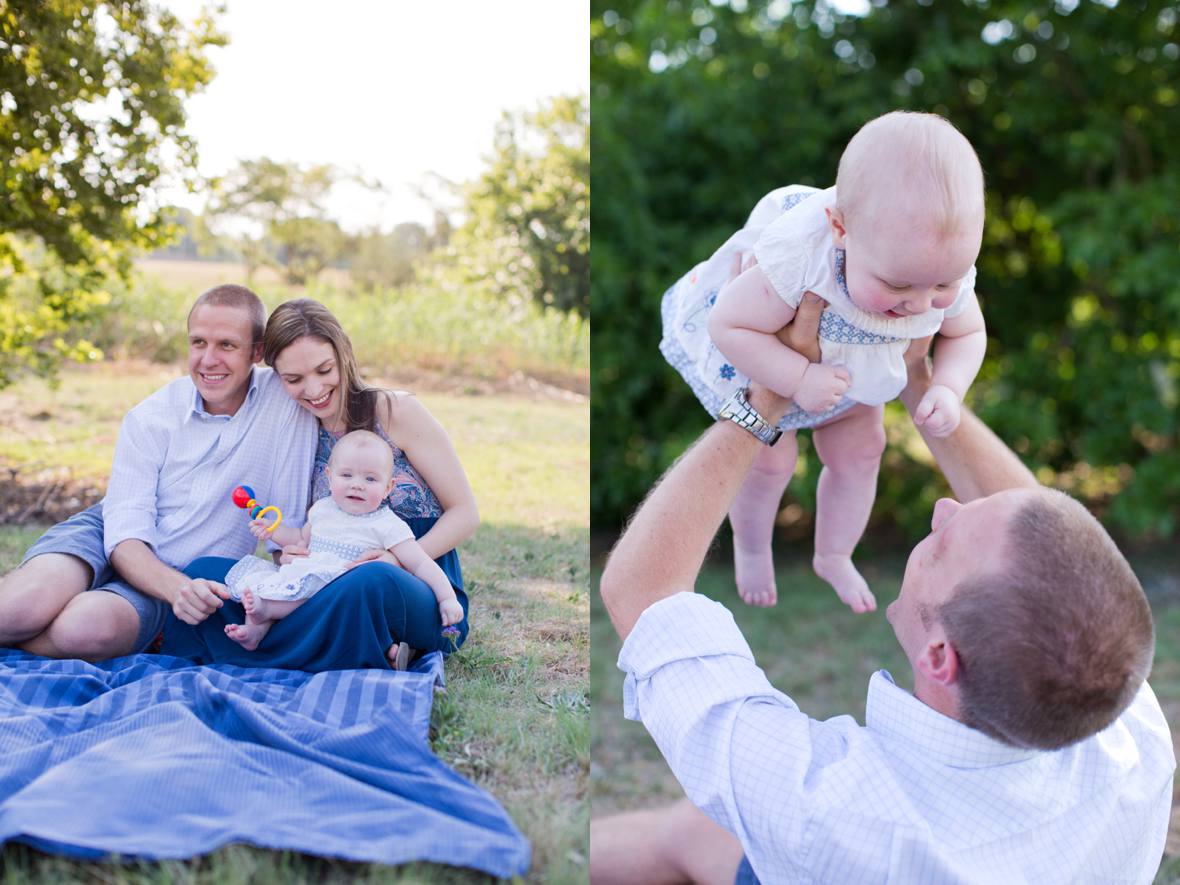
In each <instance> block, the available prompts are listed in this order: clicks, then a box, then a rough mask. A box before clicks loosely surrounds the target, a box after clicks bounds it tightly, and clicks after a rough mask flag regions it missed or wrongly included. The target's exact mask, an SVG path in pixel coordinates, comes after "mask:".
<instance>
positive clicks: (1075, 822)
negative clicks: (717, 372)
mask: <svg viewBox="0 0 1180 885" xmlns="http://www.w3.org/2000/svg"><path fill="white" fill-rule="evenodd" d="M812 319H813V322H814V321H815V320H816V319H817V318H815V317H813V318H812ZM798 321H799V320H798V319H797V322H798ZM811 341H812V342H814V333H812V338H811ZM792 346H796V342H792ZM797 349H802V348H797ZM926 384H929V371H928V369H926V367H925V363H924V361H922V362H919V363H917V364H916V365H915V366H913V367H912V369H911V372H910V386H909V387H908V388H907V390H906V392H905V393H903V395H902V398H903V401H904V402H905V404H906V406H907V407H908V408H909V409H910V411H911V414H912V412H913V409H914V408H915V407H916V405H917V403H918V401H919V400H920V399H921V396H922V393H923V392H924V391H923V385H926ZM750 402H751V404H752V405H753V407H754V408H755V409H756V410H757V411H758V412H760V413H761V414H762V416H764V418H765V419H767V420H769V422H770V426H772V427H773V426H774V424H775V423H776V422H777V420H778V417H779V416H780V415H781V414H783V412H784V410H785V408H786V405H787V403H786V401H784V400H782V399H780V398H779V397H777V396H776V395H775V394H773V393H772V392H771V391H768V390H754V391H752V392H751V394H750ZM927 443H928V445H930V447H931V450H932V451H933V452H934V455H935V457H936V459H937V460H938V463H939V466H940V467H941V469H942V471H943V473H944V474H945V475H946V477H947V479H948V480H949V482H950V484H951V487H952V489H953V490H954V491H955V493H956V495H958V497H959V498H960V500H962V501H963V502H965V503H963V504H959V503H957V502H955V501H953V500H950V499H948V498H944V499H942V500H941V501H939V502H938V503H937V504H936V505H935V508H934V517H933V520H932V524H931V529H932V531H931V533H930V535H929V536H928V537H927V538H926V539H925V540H923V541H922V542H921V543H920V544H919V545H918V546H917V547H916V548H915V549H914V551H913V553H912V554H911V555H910V558H909V562H908V563H907V566H906V572H905V577H904V579H903V581H902V587H901V592H900V594H899V595H898V598H897V600H896V601H895V602H893V603H892V604H891V605H890V606H889V610H888V612H887V617H888V619H889V622H890V624H891V625H892V626H893V630H894V633H895V634H896V635H897V639H898V642H899V643H900V644H901V647H902V649H903V651H904V652H905V655H906V657H907V658H908V660H909V663H910V666H911V667H912V669H913V682H914V692H913V694H912V695H911V694H910V693H909V692H907V691H904V690H903V689H901V688H900V687H899V686H897V685H895V684H894V683H893V680H892V679H891V678H890V677H889V675H888V674H887V673H884V672H879V673H877V674H875V675H874V676H873V677H872V680H871V682H870V684H869V694H868V707H867V713H866V724H865V726H864V727H861V726H859V725H857V723H856V722H855V721H853V720H852V719H851V717H848V716H840V717H836V718H834V719H829V720H827V721H824V722H819V721H816V720H813V719H811V718H809V717H808V716H807V715H806V714H805V713H803V712H802V711H800V710H799V709H798V707H796V705H795V704H794V703H793V702H792V701H791V699H790V698H788V697H787V696H785V695H783V694H782V693H781V692H778V691H776V690H775V689H774V688H772V687H771V685H770V684H769V683H768V682H767V680H766V677H765V675H764V674H763V673H762V671H761V670H759V669H758V668H757V666H755V664H754V660H753V656H752V654H751V652H750V649H749V646H748V645H747V644H746V642H745V640H744V639H743V637H742V635H741V633H740V632H739V631H738V629H737V626H736V625H735V624H734V621H733V617H732V616H731V615H730V614H729V612H728V611H727V610H726V609H724V608H723V607H722V606H720V605H718V604H717V603H715V602H712V601H710V600H708V599H705V598H703V597H701V596H699V595H697V594H695V593H693V592H692V589H693V584H694V582H695V579H696V575H697V572H698V570H699V569H700V566H701V563H702V560H703V559H704V556H705V553H706V551H707V550H708V548H709V545H710V543H711V541H712V538H713V535H714V534H715V533H716V531H717V528H718V527H719V526H720V524H721V521H722V520H723V519H724V518H725V514H726V510H727V509H728V507H729V505H730V503H731V502H732V500H733V497H734V495H735V493H736V492H737V490H738V487H739V485H740V484H741V482H742V478H743V477H744V476H745V474H746V471H747V469H748V467H749V465H750V463H751V462H752V461H753V459H754V456H755V454H756V453H757V451H758V448H759V446H760V445H761V443H760V442H759V441H758V440H757V439H756V438H755V437H754V436H753V435H751V433H748V432H747V431H746V429H744V427H742V426H735V424H733V423H730V422H728V421H720V422H718V423H717V424H716V425H714V426H713V427H712V428H711V429H709V430H708V431H707V432H706V433H705V434H704V436H703V437H702V438H701V439H700V440H698V442H697V443H696V445H694V446H693V447H692V448H691V449H690V450H689V451H688V452H687V453H685V455H684V456H683V457H682V458H681V459H680V460H679V461H678V462H677V463H676V465H675V466H674V467H673V468H672V469H671V470H670V471H669V472H668V474H667V475H666V476H665V477H664V478H663V479H662V480H661V481H660V483H659V484H658V485H657V486H656V488H655V489H653V490H652V492H651V494H650V495H649V496H648V498H647V500H646V501H645V502H644V504H643V506H642V507H641V508H640V510H639V512H638V513H637V514H636V515H635V518H634V520H633V521H632V522H631V524H630V526H629V528H628V529H627V531H626V532H625V533H624V535H623V537H622V538H621V539H620V541H619V543H618V545H617V546H616V547H615V550H614V552H613V553H612V555H611V558H610V562H609V563H608V565H607V568H606V570H605V572H604V573H603V575H602V582H601V588H602V597H603V601H604V602H605V603H606V606H607V609H608V611H609V612H610V616H611V620H612V622H613V624H614V626H615V628H616V630H617V631H618V633H619V635H620V636H621V637H622V638H623V639H624V640H625V642H624V644H623V649H622V652H621V653H620V655H619V666H620V668H621V669H623V670H624V671H625V672H626V673H627V674H628V675H627V688H626V693H625V695H626V706H627V714H628V716H630V717H631V718H641V719H642V720H643V723H644V725H646V726H647V728H648V730H649V731H650V732H651V734H652V736H653V737H654V738H655V741H656V743H657V744H658V745H659V747H660V749H661V751H662V752H663V754H664V756H665V758H666V759H667V760H668V763H669V765H670V766H671V768H672V770H673V772H674V773H675V774H676V776H677V778H678V779H679V780H680V782H681V784H682V785H683V786H684V789H685V792H686V793H687V794H688V799H689V801H685V802H682V803H680V804H678V805H675V806H672V807H670V808H665V809H661V810H657V811H640V812H633V813H631V814H623V815H618V816H616V817H610V818H603V819H599V820H596V821H595V822H594V823H593V825H592V826H591V843H590V844H591V855H590V870H591V879H592V881H594V882H595V883H608V882H616V883H617V882H643V883H670V882H685V881H691V882H717V883H732V882H735V881H736V882H745V883H749V882H756V881H759V880H761V881H762V882H766V883H771V882H788V881H790V882H794V881H808V882H884V881H890V882H894V881H896V882H1016V881H1021V882H1025V881H1027V882H1080V881H1087V882H1089V881H1128V882H1146V881H1150V880H1151V878H1152V876H1153V875H1154V873H1155V870H1156V867H1157V866H1158V864H1159V859H1160V855H1161V853H1162V852H1163V847H1164V840H1165V837H1166V835H1167V830H1168V818H1169V813H1170V810H1171V798H1172V773H1173V771H1174V770H1175V767H1176V760H1175V756H1174V754H1173V750H1172V744H1171V737H1170V734H1169V730H1168V725H1167V723H1166V722H1165V721H1164V717H1163V713H1162V712H1161V710H1160V706H1159V703H1158V702H1157V700H1156V698H1155V695H1154V694H1153V693H1152V691H1151V688H1150V687H1149V686H1148V685H1147V683H1146V682H1145V681H1144V679H1145V677H1146V676H1147V673H1148V670H1149V669H1150V666H1151V658H1152V649H1153V645H1154V639H1153V630H1152V622H1151V613H1150V611H1149V609H1148V606H1147V601H1146V599H1145V598H1144V595H1143V591H1142V589H1141V588H1140V586H1139V582H1138V581H1137V580H1136V578H1135V575H1134V574H1133V573H1132V571H1131V568H1130V566H1129V565H1128V564H1127V561H1126V560H1125V559H1124V558H1123V556H1122V554H1120V553H1119V551H1118V550H1117V549H1116V547H1115V545H1114V543H1113V542H1112V541H1111V539H1110V538H1109V536H1107V534H1106V532H1105V531H1103V529H1102V527H1101V526H1100V525H1099V524H1098V522H1097V521H1096V520H1095V519H1094V518H1093V517H1092V516H1090V514H1088V513H1087V512H1086V511H1085V509H1084V508H1082V506H1081V505H1080V504H1078V503H1077V502H1076V501H1073V500H1071V499H1070V498H1068V497H1066V496H1065V495H1063V494H1060V493H1058V492H1052V491H1049V490H1047V489H1043V488H1041V487H1040V486H1038V485H1037V483H1036V481H1035V480H1034V479H1033V477H1032V475H1031V474H1030V473H1029V472H1028V471H1027V470H1026V469H1025V468H1024V466H1023V465H1022V464H1021V463H1020V462H1019V460H1018V459H1017V458H1016V456H1015V455H1013V454H1012V452H1011V451H1009V450H1008V449H1007V447H1005V446H1004V444H1003V443H1001V442H1000V441H999V439H997V438H996V437H995V436H994V435H992V434H991V432H990V431H989V430H988V429H987V428H986V427H985V426H984V425H983V424H982V422H980V421H979V419H978V418H976V417H975V416H974V415H971V414H970V413H965V414H964V419H963V422H962V424H960V426H959V428H958V429H957V430H956V432H955V433H954V434H952V435H951V436H949V437H946V438H945V439H942V440H938V439H934V438H929V437H928V438H927ZM786 598H787V600H788V602H787V604H789V599H790V597H789V595H788V596H787V597H786ZM782 653H783V654H786V655H790V654H791V650H790V649H784V650H783V651H782ZM698 809H699V810H698Z"/></svg>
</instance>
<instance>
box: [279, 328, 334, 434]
mask: <svg viewBox="0 0 1180 885" xmlns="http://www.w3.org/2000/svg"><path fill="white" fill-rule="evenodd" d="M274 367H275V371H276V372H277V373H278V375H279V377H280V378H281V379H282V380H283V386H284V387H286V389H287V394H288V395H289V396H290V397H291V398H292V399H293V400H295V402H297V403H299V405H301V406H303V408H305V409H307V411H309V412H311V413H312V414H313V415H315V416H316V418H318V419H319V420H320V423H321V424H323V425H324V427H325V428H326V429H327V430H333V431H334V430H340V429H342V428H339V427H337V426H336V424H337V423H338V421H339V416H340V414H341V411H342V410H341V407H340V403H341V400H340V396H341V394H340V360H339V359H338V358H337V356H336V349H335V348H334V347H332V345H331V344H330V343H328V342H327V341H324V340H322V339H320V338H311V337H303V338H298V339H296V340H295V341H293V342H292V343H291V344H290V345H289V346H288V347H287V349H286V350H284V351H283V352H282V353H280V354H279V355H278V356H277V357H275V361H274Z"/></svg>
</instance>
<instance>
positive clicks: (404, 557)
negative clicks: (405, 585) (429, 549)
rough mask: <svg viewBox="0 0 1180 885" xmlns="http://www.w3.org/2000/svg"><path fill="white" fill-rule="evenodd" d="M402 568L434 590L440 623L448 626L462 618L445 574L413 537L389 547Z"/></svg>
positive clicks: (460, 608)
mask: <svg viewBox="0 0 1180 885" xmlns="http://www.w3.org/2000/svg"><path fill="white" fill-rule="evenodd" d="M389 549H390V551H392V553H393V555H394V556H396V557H397V560H398V562H400V563H401V564H402V568H404V569H405V570H406V571H408V572H409V573H410V574H412V575H413V576H414V577H416V578H420V579H422V580H423V581H425V582H426V583H427V585H429V587H430V589H431V590H432V591H434V598H435V599H437V600H438V610H439V613H440V614H441V615H442V625H443V626H444V627H449V626H451V624H457V623H458V622H459V621H461V620H463V607H462V606H461V605H459V600H458V599H456V598H455V590H454V588H453V587H452V586H451V582H450V581H449V580H447V576H446V574H445V573H444V572H443V570H442V569H441V568H439V567H438V563H437V562H435V561H434V560H433V559H431V558H430V557H429V556H427V555H426V551H425V550H423V549H422V545H421V544H419V543H418V542H417V541H415V540H414V539H413V538H410V539H409V540H406V541H402V542H401V543H400V544H394V545H393V546H392V547H391V548H389Z"/></svg>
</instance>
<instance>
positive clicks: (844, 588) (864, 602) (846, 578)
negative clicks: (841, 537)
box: [811, 552, 877, 615]
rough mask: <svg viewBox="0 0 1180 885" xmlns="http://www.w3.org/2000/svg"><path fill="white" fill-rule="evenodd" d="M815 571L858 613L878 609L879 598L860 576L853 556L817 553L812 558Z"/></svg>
mask: <svg viewBox="0 0 1180 885" xmlns="http://www.w3.org/2000/svg"><path fill="white" fill-rule="evenodd" d="M811 566H812V568H814V569H815V573H816V574H817V575H819V576H820V577H821V578H823V579H824V580H825V581H827V582H828V583H829V584H831V585H832V588H833V589H834V590H835V591H836V595H837V596H839V597H840V599H841V601H843V602H844V604H845V605H847V606H848V607H849V608H851V609H852V610H853V611H854V612H856V613H857V614H858V615H862V614H864V613H865V612H872V611H876V610H877V599H876V597H875V596H873V593H872V591H871V590H869V585H868V584H867V583H865V579H864V578H862V577H861V576H860V572H858V571H857V570H856V566H854V565H853V564H852V557H851V556H846V555H845V554H843V553H818V552H817V553H816V554H815V556H814V557H812V559H811Z"/></svg>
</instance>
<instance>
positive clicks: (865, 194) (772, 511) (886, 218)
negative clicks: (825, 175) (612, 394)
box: [660, 111, 987, 612]
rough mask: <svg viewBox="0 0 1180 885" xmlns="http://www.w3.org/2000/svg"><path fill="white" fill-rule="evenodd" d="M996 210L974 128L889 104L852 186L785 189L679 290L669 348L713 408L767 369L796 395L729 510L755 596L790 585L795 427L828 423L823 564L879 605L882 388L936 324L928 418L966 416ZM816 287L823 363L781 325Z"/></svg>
mask: <svg viewBox="0 0 1180 885" xmlns="http://www.w3.org/2000/svg"><path fill="white" fill-rule="evenodd" d="M983 216H984V196H983V172H982V169H981V168H980V165H979V160H978V158H977V157H976V155H975V151H974V150H973V149H972V147H971V144H970V143H969V142H968V141H967V139H966V138H964V137H963V135H962V134H961V133H960V132H958V130H956V129H955V128H954V127H953V126H952V125H951V124H950V123H949V122H947V121H946V120H944V119H943V118H941V117H938V116H936V115H933V114H915V113H907V112H901V111H898V112H894V113H891V114H886V115H885V116H883V117H878V118H877V119H875V120H872V121H870V122H869V123H867V124H865V126H863V127H862V128H861V129H860V131H859V132H857V134H856V135H855V136H853V138H852V140H851V141H850V142H849V143H848V146H847V147H846V148H845V150H844V153H843V155H842V156H841V158H840V166H839V170H838V172H837V177H836V187H834V188H829V189H828V190H824V191H817V190H816V189H814V188H807V187H800V186H793V187H786V188H780V189H779V190H776V191H773V192H771V193H770V194H768V195H767V196H766V197H764V198H763V199H762V200H761V201H760V202H759V203H758V205H757V206H756V207H755V209H754V211H753V212H752V213H751V215H750V218H749V220H748V221H747V223H746V226H745V227H743V228H742V229H741V230H740V231H738V232H737V233H736V234H734V235H733V236H732V237H731V238H730V239H729V240H728V241H727V242H726V243H725V244H724V245H723V246H722V247H721V248H720V249H719V250H718V251H717V252H716V253H714V255H713V256H712V258H710V259H709V260H707V261H705V262H703V263H702V264H699V265H697V266H696V267H695V268H693V270H691V271H690V272H689V273H688V274H687V275H686V276H685V277H683V278H682V279H681V280H680V281H678V282H677V283H676V285H674V286H673V287H672V288H671V289H669V290H668V292H667V294H666V295H665V296H664V302H663V310H662V314H663V321H664V337H663V340H662V341H661V342H660V349H661V351H663V353H664V355H665V357H666V358H667V359H668V361H669V362H670V363H671V364H672V365H673V366H674V367H675V368H676V369H677V370H678V371H679V372H680V373H681V374H682V375H683V376H684V378H685V380H687V381H688V382H689V384H690V385H691V386H692V388H693V391H694V392H695V393H696V395H697V397H698V399H700V401H701V403H702V404H703V405H704V406H705V408H706V409H708V410H709V412H710V414H712V415H716V414H717V413H718V411H719V410H720V408H721V406H722V404H723V403H724V402H725V400H726V399H727V398H728V397H729V396H730V395H731V394H732V393H733V392H734V391H736V390H739V389H742V388H745V387H746V386H747V385H748V384H749V382H750V380H751V379H753V380H755V381H757V382H759V383H760V384H762V385H764V386H766V387H769V388H770V389H772V390H774V391H775V392H777V393H778V394H780V395H782V396H786V397H790V398H791V399H792V400H793V401H794V406H793V407H792V409H791V411H789V412H788V413H787V415H786V416H785V417H784V418H783V420H782V422H780V424H779V427H780V428H781V429H782V430H783V431H784V433H783V436H782V437H781V438H780V440H779V441H778V443H776V444H775V445H774V446H773V447H768V448H767V449H765V450H764V451H763V452H761V453H760V454H759V457H758V459H757V460H756V461H755V463H754V466H753V467H752V468H751V471H750V474H749V475H748V476H747V478H746V481H745V483H744V484H743V486H742V489H741V491H740V492H739V493H738V496H737V498H736V499H735V500H734V503H733V507H732V509H731V510H730V514H729V518H730V523H731V525H732V526H733V536H734V566H735V574H736V580H737V586H738V591H739V593H740V594H741V596H742V598H743V599H744V600H745V601H746V602H747V603H749V604H751V605H773V604H774V602H775V600H776V591H775V583H774V562H773V558H772V555H771V536H772V532H773V527H774V519H775V516H776V514H777V512H778V505H779V502H780V499H781V498H782V493H783V491H784V490H785V488H786V485H787V482H788V481H789V480H790V477H791V474H792V473H794V469H795V459H796V455H797V452H798V449H797V446H796V441H795V430H797V429H798V428H800V427H813V428H815V432H814V436H813V439H814V444H815V449H816V452H817V453H818V455H819V457H820V460H821V461H822V462H823V465H824V468H823V471H822V473H821V474H820V479H819V488H818V492H817V500H816V536H815V555H814V558H813V560H812V562H813V566H814V568H815V570H816V573H817V574H818V575H819V576H820V577H822V578H823V579H824V580H826V581H827V582H828V583H829V584H831V585H832V587H833V588H834V589H835V590H836V592H837V594H839V596H840V599H842V600H843V601H844V602H845V603H846V604H847V605H848V606H849V607H850V608H851V609H852V610H853V611H855V612H866V611H872V610H874V609H875V608H876V600H875V599H874V597H873V594H872V592H870V590H869V588H868V585H867V584H866V583H865V580H864V578H863V577H861V575H860V573H859V572H858V571H857V569H856V567H855V566H854V565H853V564H852V551H853V549H854V548H855V547H856V544H857V542H858V541H859V540H860V537H861V535H862V534H863V532H864V529H865V525H866V524H867V522H868V517H869V512H870V510H871V509H872V503H873V498H874V496H875V494H876V484H877V470H878V468H879V466H880V457H881V453H882V452H883V451H884V448H885V432H884V428H883V425H882V413H883V404H884V403H885V402H887V401H889V400H891V399H893V398H895V397H896V396H897V395H898V394H899V393H900V392H901V390H902V388H904V387H905V383H906V371H905V363H904V361H903V358H902V357H903V354H904V353H905V349H906V347H907V346H908V345H909V343H910V341H911V340H913V339H916V338H924V337H926V336H928V335H932V334H934V333H935V332H937V333H938V334H939V340H938V342H937V344H936V348H935V355H934V375H933V383H932V385H931V386H930V388H929V391H928V392H927V393H926V395H925V396H924V398H923V399H922V401H921V404H920V405H919V407H918V409H917V411H916V413H915V416H914V420H915V421H916V422H917V423H918V424H920V425H923V426H924V427H925V428H926V429H927V431H928V432H930V433H932V434H934V435H935V436H945V435H948V434H950V433H951V432H953V431H954V429H955V428H956V427H957V426H958V423H959V415H960V404H961V402H962V399H963V396H964V394H965V393H966V391H967V388H968V387H970V385H971V382H972V381H973V380H974V379H975V375H976V373H977V372H978V371H979V366H980V364H981V363H982V361H983V355H984V351H985V349H986V347H987V339H986V333H985V330H984V322H983V314H982V312H981V311H980V309H979V304H978V302H977V301H976V298H975V268H974V262H975V259H976V257H977V256H978V254H979V248H980V243H981V240H982V236H983ZM751 254H752V255H753V263H752V264H751V266H749V267H747V268H745V269H743V267H742V265H743V258H744V257H746V256H749V255H751ZM746 263H749V262H748V261H747V262H746ZM808 291H810V292H814V293H816V294H817V295H818V296H819V297H820V298H822V299H823V300H824V301H825V302H826V304H825V310H824V313H823V318H822V320H821V322H820V350H821V354H822V358H821V362H819V363H811V362H809V361H808V360H807V359H806V358H805V357H804V356H802V355H801V354H798V353H796V352H795V351H793V350H791V349H790V348H789V347H787V346H785V345H784V344H782V343H781V342H780V341H779V340H778V338H777V337H776V335H775V333H776V332H777V331H778V330H780V329H781V328H782V327H783V326H784V325H786V324H787V323H789V322H790V321H791V319H792V318H793V317H794V315H795V310H796V308H797V307H798V306H799V302H800V300H801V299H802V297H803V294H804V293H805V292H808Z"/></svg>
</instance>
